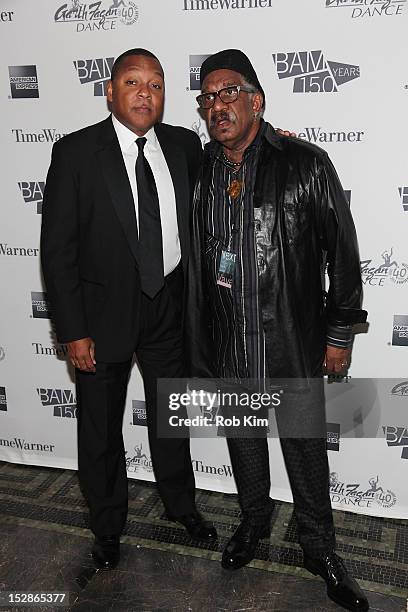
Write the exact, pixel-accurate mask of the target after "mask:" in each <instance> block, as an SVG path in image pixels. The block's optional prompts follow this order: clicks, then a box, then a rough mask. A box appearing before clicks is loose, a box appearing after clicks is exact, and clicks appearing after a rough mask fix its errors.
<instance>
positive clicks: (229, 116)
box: [210, 110, 237, 127]
mask: <svg viewBox="0 0 408 612" xmlns="http://www.w3.org/2000/svg"><path fill="white" fill-rule="evenodd" d="M236 118H237V117H236V115H235V113H234V112H233V111H227V110H222V111H219V112H218V113H214V114H213V115H212V116H211V120H210V127H215V125H216V124H217V123H218V122H219V121H231V123H235V121H236Z"/></svg>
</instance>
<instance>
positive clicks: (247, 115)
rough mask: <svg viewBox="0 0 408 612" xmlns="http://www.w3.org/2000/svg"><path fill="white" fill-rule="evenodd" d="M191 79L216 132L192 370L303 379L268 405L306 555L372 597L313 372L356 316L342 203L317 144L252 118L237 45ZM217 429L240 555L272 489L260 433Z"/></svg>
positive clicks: (334, 355) (334, 592) (254, 111)
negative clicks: (282, 401)
mask: <svg viewBox="0 0 408 612" xmlns="http://www.w3.org/2000/svg"><path fill="white" fill-rule="evenodd" d="M201 90H202V93H201V95H199V96H198V97H197V101H198V103H199V106H200V110H201V113H202V114H203V116H204V117H205V120H206V122H207V126H208V130H209V133H210V135H211V137H212V141H211V142H210V143H209V144H208V145H207V146H206V147H205V151H204V159H203V165H202V169H201V173H200V176H199V180H198V183H197V186H196V191H195V198H194V207H193V235H192V252H191V255H190V263H189V267H190V271H189V285H188V302H187V303H188V307H187V310H186V338H187V339H188V343H187V344H188V346H187V347H186V348H187V350H188V361H189V363H190V366H191V374H192V375H193V376H198V377H201V378H206V377H210V378H218V379H232V380H234V381H239V382H240V383H242V384H245V381H246V380H248V379H251V380H258V381H264V382H265V383H266V381H267V380H270V379H274V380H276V379H279V380H282V379H286V380H290V381H293V383H294V385H295V386H296V385H297V386H298V387H299V385H300V387H302V386H303V387H305V388H303V392H300V394H298V395H296V393H294V394H293V393H292V394H291V397H292V401H291V402H288V403H286V405H282V407H281V412H280V414H279V413H277V414H276V417H277V421H278V427H279V433H280V438H281V445H282V451H283V456H284V459H285V464H286V468H287V472H288V476H289V480H290V484H291V488H292V494H293V500H294V508H295V514H296V519H297V526H298V533H299V541H300V545H301V547H302V549H303V553H304V565H305V567H306V569H308V570H309V571H311V572H312V573H314V574H319V575H320V576H322V577H323V578H324V580H325V581H326V584H327V592H328V595H329V597H331V598H332V599H333V600H334V601H336V602H337V603H338V604H339V605H341V606H343V607H345V608H347V609H349V610H368V602H367V599H366V598H365V596H364V594H363V593H362V591H361V589H360V588H359V586H358V584H357V583H356V581H355V580H354V579H353V578H352V577H351V576H349V575H348V573H347V569H346V567H345V566H344V563H343V561H342V560H341V559H340V558H339V557H338V556H337V555H336V554H335V552H334V549H335V535H334V525H333V516H332V510H331V504H330V497H329V469H328V461H327V451H326V440H325V410H324V393H323V378H322V376H323V372H324V371H329V372H334V373H338V374H341V373H344V372H345V371H346V369H347V367H348V364H349V361H350V353H351V348H350V347H351V343H352V326H353V325H354V324H355V323H359V322H363V321H365V318H366V313H365V311H363V310H361V277H360V263H359V255H358V247H357V239H356V233H355V229H354V225H353V221H352V217H351V214H350V210H349V207H348V205H347V201H346V199H345V196H344V192H343V189H342V187H341V184H340V182H339V179H338V177H337V174H336V171H335V169H334V167H333V165H332V164H331V162H330V159H329V157H328V155H327V154H326V153H325V151H323V150H322V149H320V148H318V147H316V146H314V145H311V144H309V143H305V142H302V141H299V140H297V139H294V138H288V137H285V136H281V135H278V134H277V133H276V132H275V130H274V129H273V128H272V126H271V125H269V124H268V123H266V122H265V121H264V120H263V119H262V112H263V108H264V102H265V95H264V92H263V89H262V87H261V85H260V83H259V80H258V78H257V75H256V73H255V70H254V68H253V67H252V64H251V63H250V61H249V59H248V58H247V57H246V55H245V54H244V53H242V52H241V51H238V50H234V49H229V50H225V51H221V52H219V53H217V54H215V55H212V56H210V57H209V58H208V59H207V60H206V61H205V62H204V63H203V65H202V67H201ZM326 263H327V271H328V276H329V280H330V285H329V289H328V292H327V293H326V292H325V291H324V290H323V289H324V269H325V265H326ZM305 389H306V392H305ZM293 398H294V399H293ZM310 423H311V424H312V425H311V426H310V427H309V425H310ZM292 425H293V427H291V426H292ZM306 425H307V427H306ZM288 430H289V431H288ZM293 430H296V433H295V434H293V435H292V434H291V431H293ZM227 442H228V446H229V451H230V456H231V463H232V467H233V470H234V477H235V481H236V485H237V490H238V495H239V502H240V506H241V510H242V515H243V520H242V522H241V524H240V525H239V527H238V529H237V531H236V532H235V534H234V535H233V537H232V538H231V540H230V542H229V543H228V545H227V547H226V549H225V551H224V554H223V559H222V565H223V567H224V568H226V569H237V568H239V567H242V566H243V565H245V564H246V563H248V562H249V561H250V560H251V559H252V558H253V556H254V554H255V549H256V546H257V544H258V541H259V539H260V538H263V537H266V536H268V535H269V532H270V518H271V514H272V511H273V501H272V500H271V499H270V497H269V489H270V475H269V457H268V447H267V440H266V438H265V436H263V437H262V436H261V437H256V436H255V437H253V436H247V437H238V438H237V437H235V436H229V435H228V433H227Z"/></svg>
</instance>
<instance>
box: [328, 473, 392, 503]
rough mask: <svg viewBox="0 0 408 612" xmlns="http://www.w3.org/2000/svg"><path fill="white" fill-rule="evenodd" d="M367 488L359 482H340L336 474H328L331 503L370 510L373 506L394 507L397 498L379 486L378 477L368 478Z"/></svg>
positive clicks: (388, 490)
mask: <svg viewBox="0 0 408 612" xmlns="http://www.w3.org/2000/svg"><path fill="white" fill-rule="evenodd" d="M368 484H369V486H368V487H367V485H362V484H361V483H359V482H342V481H341V480H339V477H338V474H337V473H336V472H332V473H331V474H330V497H331V500H332V502H335V503H337V504H342V505H344V506H357V507H360V508H372V507H373V506H374V504H377V505H378V506H381V507H382V508H391V507H392V506H394V505H395V503H396V501H397V497H396V495H395V493H394V492H393V491H390V489H384V488H383V487H382V486H381V483H380V479H379V477H378V476H375V477H373V478H370V479H369V481H368Z"/></svg>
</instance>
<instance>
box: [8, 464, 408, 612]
mask: <svg viewBox="0 0 408 612" xmlns="http://www.w3.org/2000/svg"><path fill="white" fill-rule="evenodd" d="M129 493H130V508H129V518H128V523H127V527H126V532H125V534H124V536H123V538H122V546H121V552H122V556H121V562H120V564H119V566H118V568H117V569H116V570H114V571H112V572H102V571H96V570H95V569H94V568H93V564H92V559H91V556H90V547H91V545H92V537H91V534H90V532H89V530H88V529H87V513H86V507H85V505H84V502H83V499H82V496H81V494H80V491H79V487H78V481H77V477H76V473H75V472H72V471H68V470H57V469H50V468H40V467H32V466H22V465H13V464H9V463H2V462H0V599H1V594H2V593H3V592H5V591H15V592H21V591H24V592H28V591H29V592H42V593H47V592H51V593H66V595H65V601H64V605H63V606H61V607H59V606H58V607H57V606H56V605H55V604H52V606H51V607H44V606H41V605H40V604H39V605H37V606H28V607H18V606H14V607H12V606H10V605H0V610H10V611H13V612H16V611H17V610H22V611H23V610H36V611H39V610H44V611H48V612H49V611H50V610H59V609H61V610H78V611H81V612H88V611H93V610H101V611H103V612H108V611H111V610H112V611H116V610H118V611H126V612H153V611H163V612H187V611H192V612H196V611H197V612H198V611H200V612H201V611H205V612H207V611H208V612H213V611H214V612H215V611H217V612H218V611H220V612H221V611H222V612H224V611H225V612H227V611H228V612H230V611H231V612H232V611H236V612H249V611H251V612H252V611H254V612H255V611H259V612H261V611H269V610H274V611H291V612H292V611H299V612H302V611H305V612H309V611H316V612H326V611H327V612H331V611H333V612H334V611H335V610H340V608H339V607H338V606H336V605H335V604H333V603H332V602H330V600H329V599H328V598H327V596H326V592H325V585H324V583H323V581H322V580H321V579H320V578H316V577H313V576H311V575H310V574H309V573H308V572H306V571H305V570H304V569H303V568H302V554H301V552H300V549H299V548H298V546H297V544H296V525H295V523H294V521H293V519H292V506H291V505H290V504H285V503H279V502H278V503H277V507H276V508H275V511H274V515H273V517H272V522H273V529H272V535H271V539H270V541H269V542H262V543H261V545H260V546H259V547H258V550H257V555H256V558H255V559H254V560H253V561H252V563H251V564H250V566H248V567H246V568H243V569H241V570H239V571H237V572H228V571H225V570H223V569H222V568H221V566H220V563H219V560H220V558H221V551H222V549H223V547H224V546H225V543H226V542H227V540H228V538H229V537H230V535H231V534H232V533H233V531H234V529H235V525H236V524H237V522H238V521H239V513H238V509H237V501H236V497H235V496H233V495H223V494H219V493H210V492H208V491H199V492H198V496H197V501H198V506H199V509H200V510H201V511H202V512H203V513H204V514H205V515H206V516H208V517H209V518H211V520H213V521H214V523H215V524H216V526H217V529H218V532H219V539H218V542H216V543H213V544H211V545H207V544H200V543H195V542H193V541H192V540H191V539H190V538H189V537H188V536H187V535H186V533H185V531H184V529H182V528H181V527H179V526H177V525H175V524H172V523H169V522H167V521H166V519H165V516H164V514H163V508H162V506H161V503H160V500H159V498H158V495H157V492H156V489H155V487H154V485H152V484H150V483H146V482H143V481H137V480H130V481H129ZM335 522H336V529H337V538H338V552H339V553H340V554H341V555H342V556H343V558H344V559H345V560H346V563H347V565H348V567H349V569H350V570H351V571H352V573H353V574H354V576H355V577H356V578H358V580H359V583H360V584H361V585H362V587H363V588H364V589H365V590H366V593H367V597H368V599H369V602H370V610H377V611H393V612H407V610H408V607H407V597H408V521H393V520H389V519H379V518H372V517H364V516H361V515H354V514H351V513H343V512H335Z"/></svg>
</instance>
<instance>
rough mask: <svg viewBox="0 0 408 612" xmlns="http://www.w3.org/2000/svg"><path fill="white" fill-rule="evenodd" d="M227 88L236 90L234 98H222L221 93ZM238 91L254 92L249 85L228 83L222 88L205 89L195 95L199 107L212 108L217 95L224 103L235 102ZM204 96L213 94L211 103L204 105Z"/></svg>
mask: <svg viewBox="0 0 408 612" xmlns="http://www.w3.org/2000/svg"><path fill="white" fill-rule="evenodd" d="M227 89H236V90H237V97H236V98H234V100H228V101H227V100H223V99H222V93H223V92H224V91H227ZM240 91H245V92H246V93H256V92H255V90H254V89H252V88H251V87H245V86H244V85H229V86H228V87H223V88H222V89H219V90H218V91H207V92H206V93H202V94H200V95H199V96H197V97H196V100H197V104H198V106H199V107H200V108H203V109H204V110H208V109H209V108H212V107H213V106H214V104H215V99H216V97H217V96H218V97H219V99H220V100H221V102H224V104H231V103H232V102H235V100H238V97H239V92H240ZM206 96H214V98H213V101H212V104H210V106H204V100H205V98H206Z"/></svg>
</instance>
